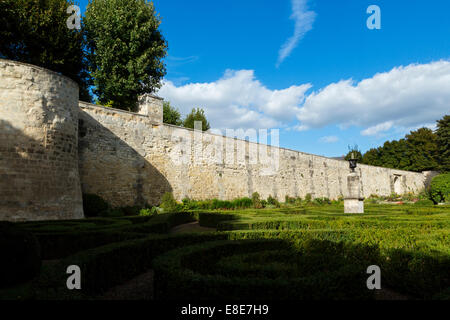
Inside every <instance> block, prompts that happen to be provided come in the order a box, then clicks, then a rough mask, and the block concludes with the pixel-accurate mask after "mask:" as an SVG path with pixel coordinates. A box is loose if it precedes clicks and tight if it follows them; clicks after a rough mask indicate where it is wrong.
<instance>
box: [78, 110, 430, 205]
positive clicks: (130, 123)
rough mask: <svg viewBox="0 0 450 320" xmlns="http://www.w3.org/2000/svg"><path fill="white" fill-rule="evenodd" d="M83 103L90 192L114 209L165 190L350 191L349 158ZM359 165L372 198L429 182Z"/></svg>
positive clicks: (194, 193)
mask: <svg viewBox="0 0 450 320" xmlns="http://www.w3.org/2000/svg"><path fill="white" fill-rule="evenodd" d="M80 106H81V112H80V119H81V121H82V124H81V125H80V138H79V140H80V147H79V154H80V161H79V162H80V175H81V182H82V189H83V192H86V193H95V194H98V195H100V196H102V197H104V198H105V199H106V200H107V201H109V202H111V203H112V204H113V205H115V206H126V205H137V204H144V203H148V204H151V205H155V204H158V203H159V202H160V199H161V197H162V195H163V194H164V192H166V191H171V192H173V193H174V196H175V198H176V199H177V200H181V199H183V198H184V197H189V198H191V199H211V198H219V199H233V198H237V197H250V196H251V194H252V193H253V192H255V191H256V192H258V193H259V194H260V195H261V197H262V198H267V197H268V196H269V195H272V196H274V197H276V198H278V199H279V200H284V197H285V196H286V195H288V196H291V197H295V196H301V197H304V196H305V195H306V194H308V193H310V194H311V195H312V196H313V197H328V198H331V199H333V198H338V197H339V196H345V190H347V174H348V173H349V169H348V163H347V162H346V161H339V160H334V159H330V158H326V157H321V156H316V155H311V154H306V153H302V152H298V151H293V150H289V149H284V148H276V147H270V146H269V147H267V150H265V149H266V147H265V145H261V144H257V143H252V142H248V141H244V140H239V139H233V138H229V137H224V136H221V135H215V134H211V133H201V132H198V131H193V130H190V129H185V128H179V127H175V126H171V125H166V124H162V123H161V122H160V121H155V120H154V119H155V118H151V117H145V116H143V115H139V114H133V113H129V112H123V111H119V110H114V109H110V108H103V107H99V106H94V105H86V104H84V103H82V104H80ZM194 141H197V142H194ZM198 141H201V143H198ZM227 148H228V150H234V155H232V156H231V158H232V159H227V158H226V157H225V156H223V157H220V155H225V152H226V150H227ZM240 150H245V153H240ZM264 154H266V155H267V156H266V159H267V158H269V159H272V160H274V159H279V161H278V167H277V168H275V170H274V168H273V166H272V164H273V161H272V162H269V161H266V163H264V161H262V158H264V157H262V155H264ZM198 155H201V156H200V157H199V156H198ZM271 157H272V158H271ZM255 159H256V161H255ZM356 170H357V173H358V174H359V176H360V178H361V182H362V183H361V194H362V195H363V196H365V197H368V196H369V195H371V194H378V195H390V194H391V193H393V192H394V191H397V192H398V193H406V192H417V191H419V190H421V189H422V188H423V187H424V181H425V178H424V175H423V174H421V173H415V172H408V171H402V170H394V169H387V168H381V167H373V166H367V165H359V166H358V168H357V169H356Z"/></svg>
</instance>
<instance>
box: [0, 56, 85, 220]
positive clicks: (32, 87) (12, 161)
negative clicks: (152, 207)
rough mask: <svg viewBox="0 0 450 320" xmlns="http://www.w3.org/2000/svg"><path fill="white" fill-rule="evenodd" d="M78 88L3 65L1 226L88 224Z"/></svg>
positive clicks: (27, 68)
mask: <svg viewBox="0 0 450 320" xmlns="http://www.w3.org/2000/svg"><path fill="white" fill-rule="evenodd" d="M78 109H79V107H78V85H77V84H76V83H75V82H73V81H72V80H70V79H69V78H66V77H64V76H62V75H60V74H58V73H56V72H52V71H49V70H46V69H43V68H39V67H36V66H32V65H27V64H23V63H18V62H13V61H9V60H3V59H0V220H9V221H26V220H54V219H78V218H83V204H82V197H81V187H80V180H79V174H78Z"/></svg>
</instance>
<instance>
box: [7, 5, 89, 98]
mask: <svg viewBox="0 0 450 320" xmlns="http://www.w3.org/2000/svg"><path fill="white" fill-rule="evenodd" d="M73 4H74V2H73V1H72V0H1V1H0V12H1V15H0V25H1V26H2V27H1V29H0V39H1V41H0V57H3V58H6V59H11V60H15V61H20V62H25V63H30V64H34V65H37V66H40V67H43V68H47V69H50V70H53V71H56V72H59V73H61V74H63V75H65V76H67V77H69V78H71V79H72V80H74V81H76V82H77V83H78V85H79V87H80V99H81V100H84V101H88V102H90V101H91V100H92V97H91V96H90V93H89V80H88V73H87V68H86V57H85V54H84V50H83V49H84V45H85V43H84V40H83V34H82V31H81V30H77V29H69V28H68V27H67V20H68V18H69V15H68V14H67V8H68V7H69V6H70V5H73Z"/></svg>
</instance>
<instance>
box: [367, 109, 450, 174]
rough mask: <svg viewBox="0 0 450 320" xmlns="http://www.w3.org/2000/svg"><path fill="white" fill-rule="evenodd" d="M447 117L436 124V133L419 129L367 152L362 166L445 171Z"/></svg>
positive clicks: (448, 137) (448, 138) (448, 135)
mask: <svg viewBox="0 0 450 320" xmlns="http://www.w3.org/2000/svg"><path fill="white" fill-rule="evenodd" d="M449 144H450V116H448V115H446V116H444V117H443V118H442V119H441V120H438V121H437V130H436V132H433V130H431V129H429V128H420V129H417V130H414V131H411V132H410V133H409V134H407V135H406V136H405V138H403V139H400V140H393V141H386V142H385V143H384V144H383V146H381V147H378V148H372V149H370V150H368V151H367V152H366V153H365V154H364V155H363V157H362V161H361V162H362V163H365V164H369V165H374V166H382V167H387V168H395V169H401V170H409V171H427V170H438V171H439V170H440V171H448V170H449V165H450V160H449V158H450V146H449Z"/></svg>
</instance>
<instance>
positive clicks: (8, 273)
mask: <svg viewBox="0 0 450 320" xmlns="http://www.w3.org/2000/svg"><path fill="white" fill-rule="evenodd" d="M0 255H1V262H0V287H6V286H11V285H14V284H18V283H23V282H25V281H27V280H30V279H32V278H33V277H34V276H36V275H37V274H38V273H39V270H40V268H41V255H40V247H39V243H38V241H37V239H36V237H35V236H33V235H32V234H31V233H30V232H27V231H24V230H21V229H20V228H18V227H17V226H15V225H13V224H12V223H7V222H1V223H0Z"/></svg>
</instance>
